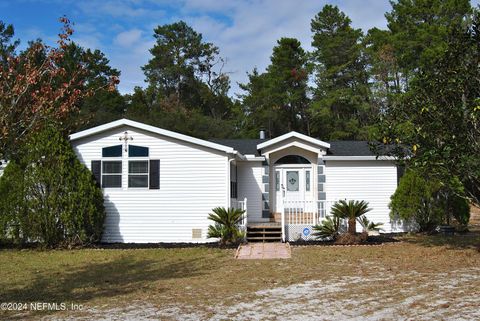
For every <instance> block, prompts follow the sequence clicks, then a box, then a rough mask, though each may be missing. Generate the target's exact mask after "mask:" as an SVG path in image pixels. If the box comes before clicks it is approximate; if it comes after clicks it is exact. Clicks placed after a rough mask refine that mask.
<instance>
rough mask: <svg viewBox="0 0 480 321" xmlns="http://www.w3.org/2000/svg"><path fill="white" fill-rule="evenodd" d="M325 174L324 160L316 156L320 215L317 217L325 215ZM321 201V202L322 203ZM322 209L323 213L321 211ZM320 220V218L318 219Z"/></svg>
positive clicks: (318, 209)
mask: <svg viewBox="0 0 480 321" xmlns="http://www.w3.org/2000/svg"><path fill="white" fill-rule="evenodd" d="M326 181H327V180H326V176H325V162H324V161H323V158H320V157H319V158H318V160H317V211H318V213H319V214H320V215H318V216H319V218H320V217H321V216H322V215H323V214H325V215H324V216H326V204H325V203H326V200H327V193H326V192H325V183H326ZM322 203H323V204H322ZM322 211H323V213H322ZM318 221H319V222H320V221H321V220H320V219H319V220H318Z"/></svg>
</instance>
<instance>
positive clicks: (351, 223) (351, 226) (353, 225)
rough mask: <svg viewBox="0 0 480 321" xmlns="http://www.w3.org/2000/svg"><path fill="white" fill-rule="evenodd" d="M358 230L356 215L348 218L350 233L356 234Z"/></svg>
mask: <svg viewBox="0 0 480 321" xmlns="http://www.w3.org/2000/svg"><path fill="white" fill-rule="evenodd" d="M356 232H357V221H356V219H355V217H353V218H352V217H350V218H349V219H348V233H349V234H355V233H356Z"/></svg>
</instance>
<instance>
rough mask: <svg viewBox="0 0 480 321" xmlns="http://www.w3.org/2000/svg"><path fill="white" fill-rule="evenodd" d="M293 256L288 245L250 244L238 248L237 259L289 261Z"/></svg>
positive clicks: (276, 243) (277, 243)
mask: <svg viewBox="0 0 480 321" xmlns="http://www.w3.org/2000/svg"><path fill="white" fill-rule="evenodd" d="M291 256H292V251H291V249H290V244H288V243H279V242H275V243H248V244H242V245H240V246H239V247H238V249H237V252H236V253H235V258H237V259H239V260H252V259H257V260H266V259H289V258H291Z"/></svg>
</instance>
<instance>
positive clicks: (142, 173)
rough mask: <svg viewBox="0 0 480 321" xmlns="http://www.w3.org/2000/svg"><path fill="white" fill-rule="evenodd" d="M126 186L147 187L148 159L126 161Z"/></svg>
mask: <svg viewBox="0 0 480 321" xmlns="http://www.w3.org/2000/svg"><path fill="white" fill-rule="evenodd" d="M128 187H148V161H146V160H145V161H143V160H142V161H129V162H128Z"/></svg>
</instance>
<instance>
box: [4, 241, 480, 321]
mask: <svg viewBox="0 0 480 321" xmlns="http://www.w3.org/2000/svg"><path fill="white" fill-rule="evenodd" d="M479 245H480V234H479V233H478V232H474V233H469V234H467V235H463V236H455V237H453V238H444V237H438V236H409V237H404V238H402V242H399V243H394V244H388V245H383V246H358V247H325V246H311V245H310V246H295V247H293V248H292V258H291V259H289V260H247V261H245V260H243V261H240V260H235V259H233V255H234V251H233V250H221V249H209V248H192V249H143V250H139V249H133V250H131V249H129V250H78V251H51V252H38V251H10V250H7V251H0V271H2V274H1V277H0V289H1V290H0V302H6V301H7V302H8V301H11V300H14V301H16V302H23V301H28V302H30V301H48V302H59V301H68V302H70V301H71V302H77V303H81V304H82V305H83V306H84V307H85V308H84V309H83V310H82V311H63V312H48V311H47V312H44V313H40V314H39V313H31V311H29V312H25V311H24V312H23V313H18V312H17V313H11V312H8V313H4V314H2V313H1V312H0V319H2V320H10V319H15V320H19V319H28V320H31V319H40V320H92V319H94V320H336V319H338V320H480V309H479V306H480V252H479V250H478V246H479ZM19 266H22V269H19V268H18V267H19ZM4 276H6V278H4Z"/></svg>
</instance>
